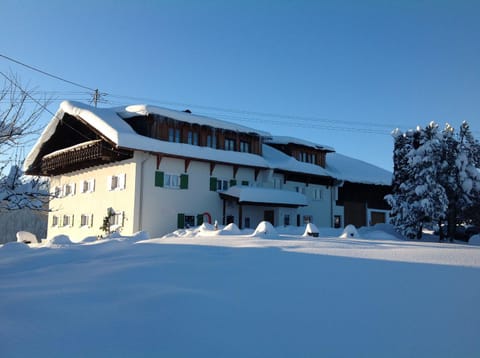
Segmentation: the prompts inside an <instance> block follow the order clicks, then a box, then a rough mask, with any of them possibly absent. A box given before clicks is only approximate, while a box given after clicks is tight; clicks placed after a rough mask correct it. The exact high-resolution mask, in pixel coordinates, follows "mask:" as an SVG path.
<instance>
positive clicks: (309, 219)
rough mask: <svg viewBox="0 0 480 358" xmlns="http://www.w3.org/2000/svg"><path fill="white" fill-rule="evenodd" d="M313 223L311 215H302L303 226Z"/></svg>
mask: <svg viewBox="0 0 480 358" xmlns="http://www.w3.org/2000/svg"><path fill="white" fill-rule="evenodd" d="M312 222H313V217H312V215H303V224H305V225H306V224H308V223H312Z"/></svg>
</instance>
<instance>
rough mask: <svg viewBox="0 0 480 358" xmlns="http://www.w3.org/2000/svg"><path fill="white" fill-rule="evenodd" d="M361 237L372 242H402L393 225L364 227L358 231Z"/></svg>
mask: <svg viewBox="0 0 480 358" xmlns="http://www.w3.org/2000/svg"><path fill="white" fill-rule="evenodd" d="M358 232H359V234H360V236H361V237H362V238H364V239H371V240H402V236H401V235H400V234H398V233H397V232H396V231H395V229H394V227H393V225H391V224H376V225H374V226H371V227H362V228H360V229H358Z"/></svg>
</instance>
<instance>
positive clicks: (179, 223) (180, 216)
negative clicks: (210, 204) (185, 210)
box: [177, 213, 185, 229]
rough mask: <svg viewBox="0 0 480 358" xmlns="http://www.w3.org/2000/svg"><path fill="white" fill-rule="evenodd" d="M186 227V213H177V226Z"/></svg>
mask: <svg viewBox="0 0 480 358" xmlns="http://www.w3.org/2000/svg"><path fill="white" fill-rule="evenodd" d="M184 227H185V214H181V213H179V214H177V228H179V229H183V228H184Z"/></svg>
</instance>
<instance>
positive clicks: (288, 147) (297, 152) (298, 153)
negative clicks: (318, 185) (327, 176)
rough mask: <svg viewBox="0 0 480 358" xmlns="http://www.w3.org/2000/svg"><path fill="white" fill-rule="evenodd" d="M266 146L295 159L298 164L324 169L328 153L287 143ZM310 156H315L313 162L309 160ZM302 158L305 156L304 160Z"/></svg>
mask: <svg viewBox="0 0 480 358" xmlns="http://www.w3.org/2000/svg"><path fill="white" fill-rule="evenodd" d="M267 144H268V145H270V146H272V147H274V148H276V149H278V150H280V151H281V152H283V153H285V154H287V155H289V156H291V157H293V158H295V159H296V160H298V161H300V162H305V163H312V164H315V165H318V166H321V167H322V168H325V165H326V157H327V152H328V151H325V150H320V149H315V148H311V147H306V146H303V145H299V144H294V143H289V144H275V143H267ZM312 155H314V156H315V159H314V160H313V161H312V160H311V157H312ZM303 156H305V160H304V159H303Z"/></svg>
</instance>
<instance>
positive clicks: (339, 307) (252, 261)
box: [0, 226, 480, 357]
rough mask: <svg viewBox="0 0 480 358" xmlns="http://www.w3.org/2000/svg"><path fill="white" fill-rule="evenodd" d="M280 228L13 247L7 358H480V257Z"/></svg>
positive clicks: (390, 237)
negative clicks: (303, 233) (315, 234)
mask: <svg viewBox="0 0 480 358" xmlns="http://www.w3.org/2000/svg"><path fill="white" fill-rule="evenodd" d="M279 230H280V229H277V230H275V229H273V228H271V227H268V226H265V227H263V228H261V229H260V230H259V231H256V232H253V231H250V232H247V231H243V232H241V231H239V230H238V229H237V228H236V227H227V228H225V229H223V230H220V231H214V230H213V228H211V227H207V226H204V227H203V228H202V229H192V230H182V231H177V232H175V233H172V234H170V235H167V236H165V237H163V238H157V239H151V240H149V239H148V238H147V237H146V235H145V234H142V233H140V234H138V235H136V236H134V237H130V238H128V237H117V238H114V239H110V240H101V241H92V240H85V242H83V243H80V244H72V243H71V242H69V240H68V238H66V237H57V238H56V239H54V240H52V241H50V242H44V243H42V244H37V245H30V247H29V246H27V245H25V244H21V243H10V244H6V245H4V246H3V247H0V267H1V271H0V293H1V300H0V356H1V357H332V356H333V357H373V356H374V357H478V356H480V331H479V327H480V309H479V305H480V284H479V282H480V280H479V277H480V246H475V245H467V244H463V243H454V244H451V243H438V242H435V241H434V240H430V241H428V240H427V241H422V242H417V241H403V240H400V239H398V238H397V237H396V236H395V235H394V234H393V233H392V232H391V230H389V228H388V227H387V226H380V227H376V228H373V229H363V230H359V233H358V234H357V233H354V235H353V236H350V235H343V237H340V236H342V235H341V234H342V232H341V231H338V230H334V229H320V237H309V236H303V235H302V232H298V229H293V228H290V229H286V230H280V231H279ZM265 231H266V233H265Z"/></svg>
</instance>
